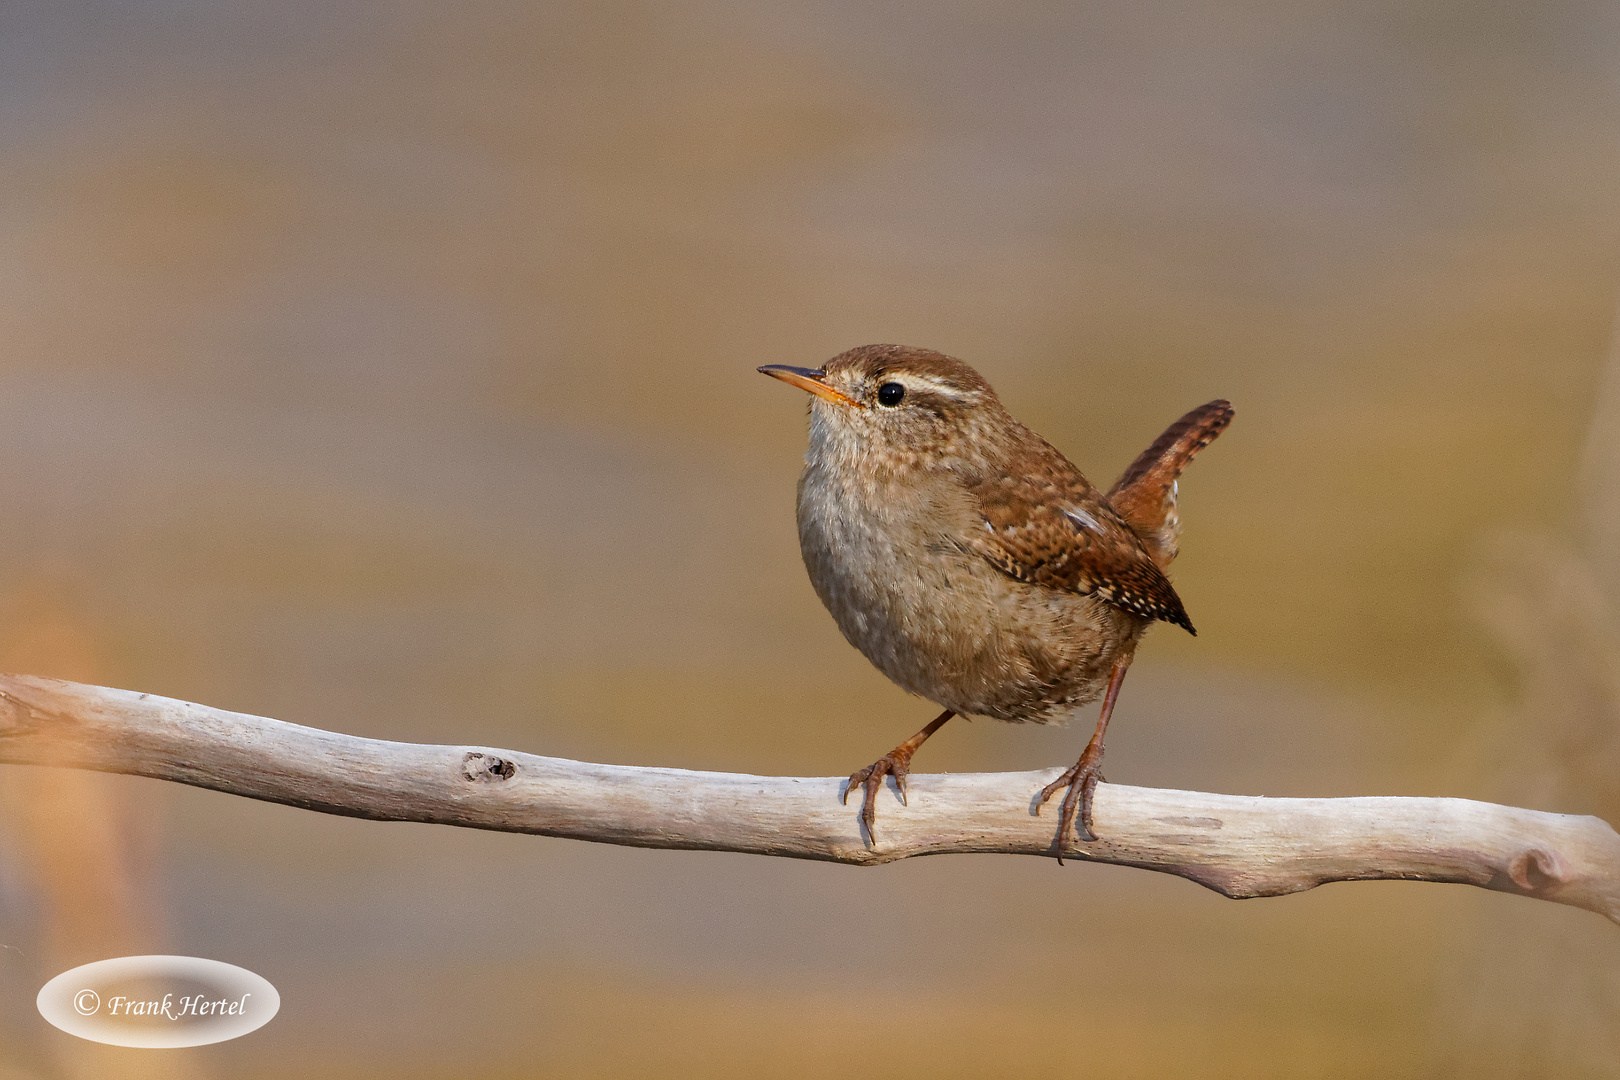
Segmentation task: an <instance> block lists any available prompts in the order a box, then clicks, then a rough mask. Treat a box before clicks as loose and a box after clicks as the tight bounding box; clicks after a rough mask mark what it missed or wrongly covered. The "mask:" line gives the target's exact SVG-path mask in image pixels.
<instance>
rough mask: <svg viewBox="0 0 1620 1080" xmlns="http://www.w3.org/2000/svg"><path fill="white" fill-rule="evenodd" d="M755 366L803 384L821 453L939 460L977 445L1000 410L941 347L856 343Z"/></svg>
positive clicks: (985, 387)
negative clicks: (830, 353)
mask: <svg viewBox="0 0 1620 1080" xmlns="http://www.w3.org/2000/svg"><path fill="white" fill-rule="evenodd" d="M759 370H760V372H761V373H763V374H765V375H769V376H771V377H773V378H777V379H781V380H782V381H783V382H785V383H788V384H790V385H793V386H797V387H798V388H799V389H801V390H807V391H809V392H810V394H811V395H813V396H812V397H811V399H810V443H811V453H812V455H814V454H815V453H816V452H817V450H818V446H819V448H820V449H821V450H822V451H823V452H832V453H849V454H861V455H872V454H875V453H887V454H889V455H891V456H892V457H893V458H894V459H895V461H894V463H895V464H896V465H897V466H898V465H903V464H916V463H924V464H942V463H944V462H945V461H947V460H949V459H952V458H955V457H957V456H958V455H960V454H961V453H962V452H963V451H964V450H965V449H967V448H970V447H973V446H976V445H982V444H983V442H984V439H985V434H984V432H985V429H986V428H987V427H994V426H995V425H996V424H997V423H998V422H999V423H1001V424H1005V423H1006V422H1007V420H1006V419H1003V418H1004V417H1005V416H1006V414H1005V412H1004V411H1003V410H1002V407H1001V402H1000V401H999V400H997V398H996V392H995V391H994V390H992V389H991V388H990V384H989V383H987V382H985V381H984V378H983V377H982V376H980V375H979V373H978V372H976V371H974V370H973V369H972V368H970V367H968V366H967V365H966V364H964V363H962V361H960V360H956V359H953V358H951V357H949V356H946V355H944V354H943V353H937V352H934V351H933V350H931V349H915V348H911V347H909V346H905V345H862V346H861V347H860V348H856V349H851V350H849V351H848V352H846V353H840V354H839V355H837V356H835V357H833V358H832V359H831V360H829V361H827V363H826V364H825V365H824V366H822V367H820V368H799V367H788V366H787V365H785V364H766V365H765V366H764V367H762V368H760V369H759Z"/></svg>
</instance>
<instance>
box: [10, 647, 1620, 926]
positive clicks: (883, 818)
mask: <svg viewBox="0 0 1620 1080" xmlns="http://www.w3.org/2000/svg"><path fill="white" fill-rule="evenodd" d="M0 762H4V763H9V764H22V765H58V766H65V767H70V768H79V769H99V770H102V771H104V772H119V773H132V774H134V775H136V776H150V777H155V778H157V779H159V780H174V781H177V782H179V783H182V784H191V785H194V786H196V787H204V788H212V789H214V790H216V791H224V792H228V793H230V794H233V795H243V796H246V797H248V798H251V799H265V800H267V801H270V802H279V803H286V804H288V805H290V806H300V807H304V808H305V809H309V810H319V811H321V812H323V813H328V814H345V815H348V816H351V817H361V818H372V819H375V820H379V821H428V822H436V823H438V824H442V825H461V826H466V827H469V828H476V829H498V830H502V831H506V832H526V833H540V834H542V835H546V836H562V837H569V838H571V839H575V840H594V841H598V842H600V843H606V844H626V845H631V846H635V847H661V848H685V849H698V850H709V851H741V852H750V853H753V854H757V855H785V856H788V857H790V858H798V859H823V860H827V861H829V862H846V863H859V864H866V865H870V864H874V863H885V862H892V861H894V860H896V859H904V858H909V857H910V856H913V855H939V854H944V853H948V852H1002V853H1009V854H1020V855H1051V854H1053V836H1054V832H1055V829H1056V823H1055V821H1054V811H1052V810H1051V809H1048V811H1047V812H1046V813H1045V814H1044V815H1040V816H1037V815H1036V814H1035V806H1034V796H1035V793H1036V792H1038V791H1039V790H1040V788H1041V786H1042V785H1043V784H1045V783H1046V782H1048V781H1049V780H1051V779H1052V778H1053V777H1054V776H1055V775H1056V774H1057V771H1058V770H1056V769H1052V770H1047V771H1044V772H1031V773H963V774H956V775H943V776H941V775H932V776H930V775H916V776H913V777H912V778H911V805H910V806H909V807H905V806H901V805H900V804H899V802H898V801H893V800H892V798H891V801H889V802H886V803H885V805H884V806H883V808H882V812H881V813H880V815H879V817H878V840H877V845H876V847H875V848H874V849H869V848H868V847H867V846H866V844H865V843H864V842H863V837H862V835H861V832H860V823H859V819H858V817H857V808H856V805H855V804H854V803H853V802H852V804H851V805H850V806H847V807H846V806H843V805H841V804H840V802H839V795H840V793H841V791H842V786H843V783H844V781H843V780H842V779H841V778H800V777H783V776H746V775H740V774H734V773H706V772H687V771H685V770H682V769H655V768H634V767H630V766H623V765H593V764H589V763H586V762H580V761H567V760H564V759H561V758H547V757H536V756H535V755H533V754H522V753H517V752H516V751H512V750H492V749H488V748H485V747H467V746H428V745H424V744H420V743H399V742H384V741H381V740H378V739H361V738H356V737H355V736H352V735H339V734H337V733H335V732H330V731H321V730H319V729H317V728H309V727H301V726H299V725H297V724H287V723H283V722H281V721H279V720H269V719H265V718H264V717H259V716H248V715H246V714H243V713H233V712H225V711H223V710H221V709H211V708H208V707H207V706H204V705H193V704H189V703H187V702H183V701H175V700H173V699H171V698H161V697H157V696H155V695H149V694H137V693H134V692H133V691H129V690H110V689H106V688H104V687H99V686H84V685H81V684H79V683H69V682H58V681H56V680H54V679H41V678H36V677H33V676H27V675H0ZM891 792H892V787H891ZM857 801H858V800H857ZM1096 831H1097V833H1098V835H1099V836H1100V837H1101V839H1099V840H1097V841H1096V842H1095V843H1091V844H1087V845H1084V846H1081V845H1078V844H1072V845H1071V851H1070V854H1071V855H1072V857H1074V858H1075V859H1088V860H1091V861H1094V862H1108V863H1119V864H1122V865H1125V866H1139V867H1142V868H1143V869H1147V870H1158V871H1162V872H1164V873H1170V874H1179V875H1181V876H1182V877H1185V878H1190V879H1191V880H1193V881H1196V882H1198V883H1199V884H1200V885H1205V886H1208V887H1209V888H1211V889H1214V890H1215V891H1216V892H1219V893H1222V894H1223V895H1226V896H1231V897H1252V896H1279V895H1282V894H1284V893H1291V892H1300V891H1302V890H1304V889H1309V888H1313V887H1314V886H1317V885H1320V884H1322V883H1323V882H1327V881H1352V880H1364V879H1369V878H1404V879H1410V880H1419V881H1450V882H1461V883H1466V884H1469V885H1479V886H1482V887H1484V888H1487V889H1499V890H1501V891H1503V892H1513V893H1519V894H1520V895H1523V896H1533V897H1537V898H1540V899H1542V900H1553V901H1556V902H1558V903H1561V904H1571V905H1573V906H1575V907H1582V908H1586V909H1588V910H1591V911H1596V912H1599V913H1600V914H1603V915H1606V916H1608V918H1610V919H1612V920H1614V921H1616V922H1620V835H1616V833H1615V831H1614V830H1613V829H1611V828H1610V827H1609V826H1608V825H1607V824H1605V823H1604V822H1602V821H1600V820H1598V819H1597V818H1594V817H1572V816H1568V815H1564V814H1548V813H1543V812H1541V811H1537V810H1520V809H1516V808H1514V807H1508V806H1496V805H1494V804H1491V803H1481V802H1473V801H1470V800H1467V799H1417V798H1357V799H1268V798H1263V797H1255V796H1241V795H1206V794H1202V793H1199V792H1193V791H1165V790H1160V789H1156V788H1133V787H1122V786H1120V785H1117V784H1104V785H1102V786H1100V787H1099V788H1098V789H1097V802H1096Z"/></svg>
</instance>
